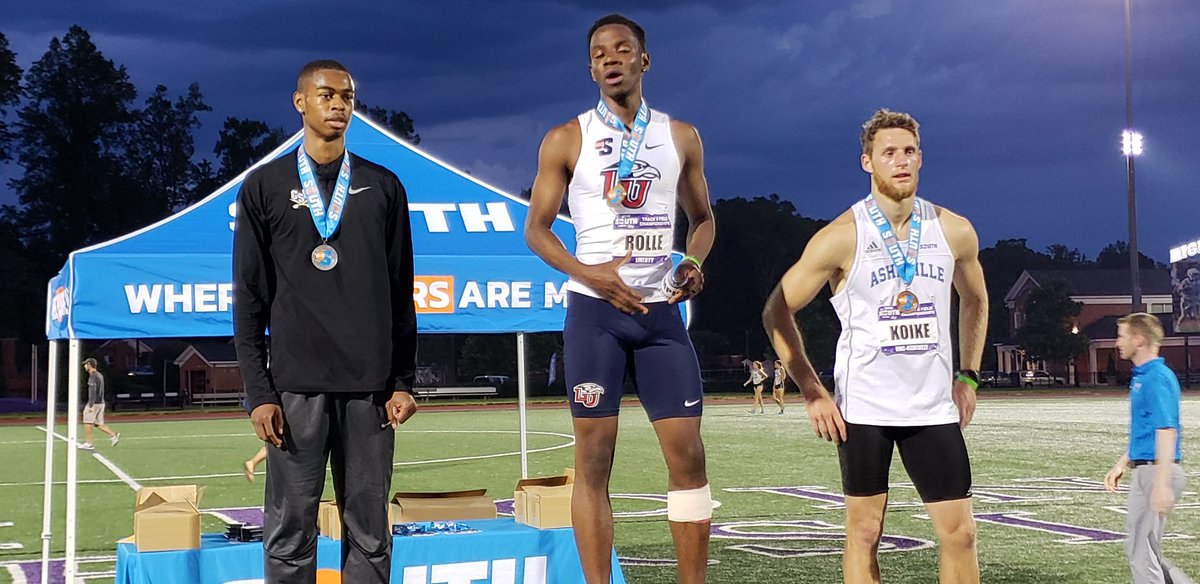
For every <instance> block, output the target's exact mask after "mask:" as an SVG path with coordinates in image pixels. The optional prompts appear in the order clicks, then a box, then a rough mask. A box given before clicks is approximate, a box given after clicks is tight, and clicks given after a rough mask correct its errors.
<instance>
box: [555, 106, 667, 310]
mask: <svg viewBox="0 0 1200 584" xmlns="http://www.w3.org/2000/svg"><path fill="white" fill-rule="evenodd" d="M579 129H580V131H581V132H582V134H583V140H582V142H581V146H580V149H579V160H578V162H576V163H575V172H574V173H573V174H572V175H571V184H570V185H568V186H567V204H568V205H569V206H570V209H571V219H572V221H573V222H574V223H575V257H576V258H577V259H578V260H579V261H580V262H582V263H584V264H588V265H594V264H600V263H604V262H608V261H612V260H613V259H614V258H618V257H624V255H625V253H626V251H632V252H633V257H632V258H631V259H630V261H629V263H627V264H625V265H624V266H622V267H621V269H620V271H619V273H620V275H621V279H622V280H624V281H625V283H626V284H627V285H629V286H630V287H631V288H633V289H634V291H635V292H637V293H638V294H640V295H642V296H643V297H644V298H643V302H665V301H666V300H667V296H666V295H665V294H663V292H662V290H661V285H662V281H663V279H664V278H666V277H667V275H668V274H670V272H671V249H672V247H673V244H674V228H675V192H676V187H677V185H678V184H679V172H680V161H679V153H678V152H676V150H675V141H674V140H673V139H672V136H671V118H670V117H669V116H667V115H666V114H664V113H662V112H660V111H658V110H655V109H651V110H650V123H649V124H648V125H647V126H646V136H645V138H644V139H643V140H642V147H641V148H640V149H639V151H638V155H637V161H636V162H635V163H634V165H633V174H632V175H631V176H630V177H629V178H627V179H625V181H624V182H623V185H624V187H625V192H626V193H627V196H626V198H625V202H624V203H622V204H621V206H620V207H612V206H610V205H609V204H608V203H607V202H606V201H605V199H604V194H605V193H607V192H608V191H609V189H610V188H611V186H612V183H613V181H615V180H617V164H618V162H619V160H620V153H621V132H620V131H618V130H617V129H616V128H613V127H611V126H609V125H608V124H605V123H604V121H603V120H601V119H600V118H599V116H597V114H596V111H595V110H594V109H592V110H588V111H587V112H584V113H582V114H580V115H579ZM566 289H567V290H570V291H572V292H578V293H580V294H586V295H588V296H592V297H595V298H600V295H599V294H597V293H596V292H595V291H593V290H592V289H590V288H588V287H587V286H585V285H583V283H581V282H577V281H575V280H573V279H572V280H568V281H567V285H566Z"/></svg>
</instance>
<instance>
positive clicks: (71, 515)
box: [63, 339, 80, 582]
mask: <svg viewBox="0 0 1200 584" xmlns="http://www.w3.org/2000/svg"><path fill="white" fill-rule="evenodd" d="M67 346H68V350H67V366H68V367H70V369H69V370H68V371H67V388H66V391H67V528H66V536H67V553H66V556H67V557H66V560H67V561H66V565H65V566H63V575H64V577H65V579H64V581H65V582H74V581H75V568H76V566H75V513H76V504H75V503H76V496H77V495H76V493H77V487H78V486H79V485H78V482H79V369H80V357H79V352H80V341H79V339H71V340H70V341H69V343H68V345H67Z"/></svg>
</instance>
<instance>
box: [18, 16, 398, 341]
mask: <svg viewBox="0 0 1200 584" xmlns="http://www.w3.org/2000/svg"><path fill="white" fill-rule="evenodd" d="M16 57H17V56H16V55H15V54H14V53H13V51H12V49H11V48H10V47H9V42H8V38H7V37H6V36H5V35H4V34H3V33H0V163H10V166H16V167H17V168H18V171H19V175H18V176H16V177H15V178H12V179H10V180H9V181H8V182H7V184H6V185H5V186H6V187H7V188H8V189H9V191H10V194H12V195H15V198H16V200H17V203H16V204H7V205H2V206H0V254H2V255H0V257H3V258H4V261H3V262H0V265H2V266H3V268H2V269H3V277H2V278H0V337H18V338H20V339H22V340H25V341H34V340H37V339H39V338H40V337H41V336H42V322H43V314H44V306H43V305H44V303H45V287H46V282H47V281H48V280H49V278H50V277H51V276H52V275H53V274H54V273H55V272H57V270H58V269H59V268H60V267H61V266H62V263H63V262H64V261H65V260H66V258H67V255H68V254H69V253H70V252H71V251H73V250H76V249H79V248H81V247H84V246H87V245H91V244H94V243H98V242H102V241H106V240H108V239H111V238H113V237H117V236H119V235H122V234H125V233H128V232H130V231H133V230H135V229H138V228H141V227H143V226H145V225H148V224H150V223H153V222H155V221H158V220H160V219H163V218H165V217H168V216H170V215H171V214H173V213H175V212H176V211H179V210H180V209H182V208H184V207H186V206H188V205H190V204H192V203H194V202H196V201H198V200H199V199H200V198H202V197H204V196H206V195H208V194H209V193H211V192H213V191H214V190H216V189H217V188H218V187H220V186H221V185H223V184H225V183H226V182H228V181H229V180H231V179H233V178H234V177H236V176H237V175H238V174H240V173H241V172H242V171H244V170H246V169H247V168H249V167H250V165H252V164H254V163H255V162H257V161H258V160H259V159H261V158H262V157H263V156H265V155H266V154H268V153H269V152H270V151H271V150H273V149H274V148H276V147H277V146H278V145H279V144H281V143H282V142H283V141H284V140H286V139H287V138H288V137H289V136H290V135H291V134H292V132H293V131H294V130H291V131H289V130H286V129H284V128H278V127H271V126H270V125H268V124H267V123H265V122H262V121H259V120H254V119H243V118H236V117H226V118H225V120H224V122H223V124H222V127H221V130H220V132H219V133H218V135H217V139H216V144H215V145H214V146H213V149H212V157H211V158H210V157H205V156H199V155H197V148H196V140H195V135H196V132H197V130H198V129H199V128H200V127H201V121H200V116H201V115H202V114H204V113H207V112H211V111H212V107H211V106H209V105H208V104H207V103H206V102H205V100H204V95H203V92H202V91H201V88H200V86H199V84H197V83H192V84H190V85H188V87H186V88H184V89H183V90H182V91H180V92H178V93H175V92H172V90H171V89H170V88H168V87H166V86H165V85H157V86H155V88H154V90H153V91H151V92H150V93H149V95H147V96H146V97H145V98H144V99H142V100H140V101H139V100H138V91H137V89H136V88H135V87H134V85H133V83H132V81H131V80H130V77H129V72H128V71H127V70H126V68H125V66H124V65H120V64H117V63H114V62H113V61H112V60H111V59H108V58H107V57H105V56H104V54H103V53H102V52H101V51H100V49H99V48H97V46H96V44H95V43H94V42H92V38H91V35H89V34H88V32H87V31H86V30H84V29H83V28H81V27H78V26H73V27H71V28H70V30H68V31H67V33H66V34H65V35H63V36H62V37H61V38H57V37H56V38H54V39H52V40H51V41H50V46H49V48H48V49H47V51H46V52H45V54H43V55H42V56H41V58H39V59H38V60H37V61H34V62H33V63H32V64H31V65H30V67H29V70H28V71H22V70H21V68H20V66H18V64H17V60H16ZM358 109H359V110H360V111H365V113H366V114H367V115H368V116H370V117H371V118H373V119H374V120H376V121H378V122H380V123H382V124H384V125H386V126H387V127H388V128H389V129H391V130H392V131H393V132H394V133H396V134H397V135H398V136H400V137H401V138H403V139H406V140H408V141H409V142H412V143H413V144H416V143H419V142H420V135H418V134H417V132H416V131H415V129H414V127H413V121H412V118H411V117H409V116H408V114H406V113H404V112H401V111H392V110H388V109H386V108H382V107H372V106H369V105H366V104H362V103H360V104H358Z"/></svg>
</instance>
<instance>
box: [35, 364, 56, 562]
mask: <svg viewBox="0 0 1200 584" xmlns="http://www.w3.org/2000/svg"><path fill="white" fill-rule="evenodd" d="M35 346H36V345H35ZM48 348H49V350H50V354H49V355H48V358H49V366H48V367H47V372H46V474H45V479H44V480H45V482H44V483H43V484H42V581H41V584H48V582H49V581H50V537H51V535H52V533H53V532H52V531H51V528H52V526H53V524H52V521H51V520H52V519H53V517H52V516H53V513H52V511H53V506H54V496H53V494H54V417H55V414H56V413H57V412H55V404H56V403H57V401H58V400H57V396H56V395H55V394H56V393H57V391H58V352H59V351H58V349H59V347H58V341H50V344H49V347H48ZM35 379H36V377H35Z"/></svg>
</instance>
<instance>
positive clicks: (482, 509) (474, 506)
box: [388, 489, 496, 525]
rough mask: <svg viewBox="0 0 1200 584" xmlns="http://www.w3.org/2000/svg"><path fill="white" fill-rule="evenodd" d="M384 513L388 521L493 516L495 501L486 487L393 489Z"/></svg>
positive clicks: (450, 519) (401, 521)
mask: <svg viewBox="0 0 1200 584" xmlns="http://www.w3.org/2000/svg"><path fill="white" fill-rule="evenodd" d="M388 515H389V518H390V519H391V521H392V524H393V525H394V524H396V523H412V522H415V521H463V520H466V519H495V518H496V503H495V502H493V501H492V499H491V497H488V496H487V489H473V490H468V491H449V492H440V493H396V494H395V495H393V496H392V502H391V505H390V506H389V508H388Z"/></svg>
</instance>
